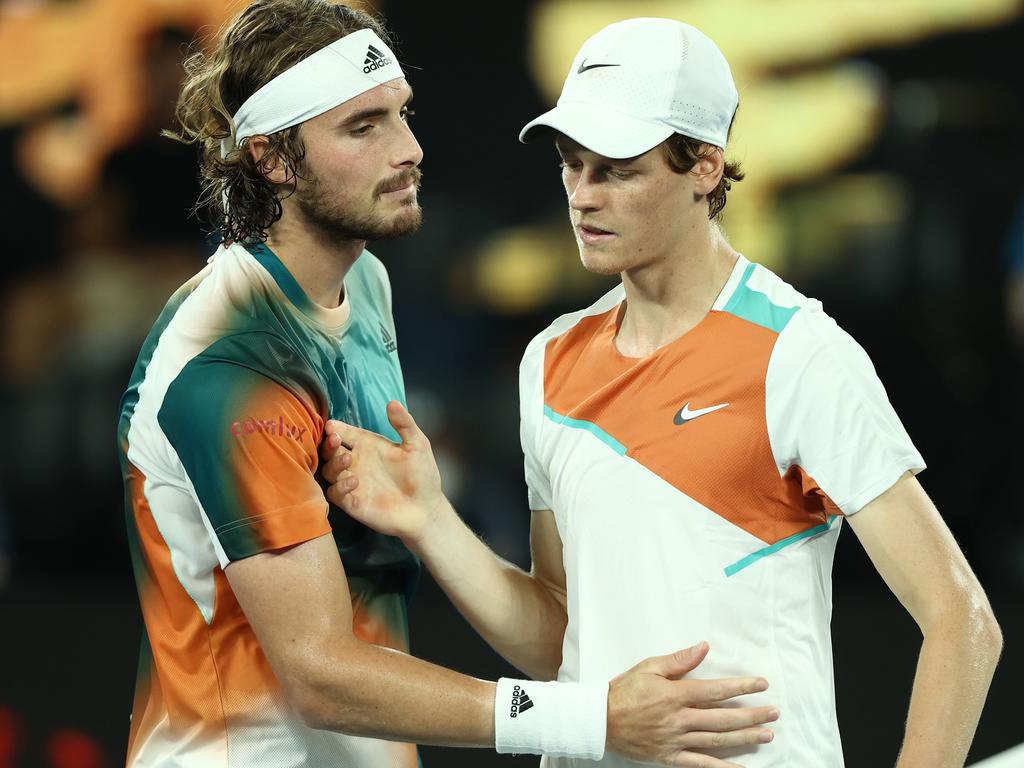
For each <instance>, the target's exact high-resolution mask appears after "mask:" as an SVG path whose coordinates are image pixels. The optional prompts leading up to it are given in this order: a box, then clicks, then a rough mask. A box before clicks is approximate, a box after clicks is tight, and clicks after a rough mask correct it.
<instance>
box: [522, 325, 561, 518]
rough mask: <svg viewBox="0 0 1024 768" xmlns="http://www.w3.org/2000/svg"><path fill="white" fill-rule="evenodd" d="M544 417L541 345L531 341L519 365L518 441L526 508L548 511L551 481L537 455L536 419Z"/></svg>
mask: <svg viewBox="0 0 1024 768" xmlns="http://www.w3.org/2000/svg"><path fill="white" fill-rule="evenodd" d="M543 418H544V346H543V344H542V343H541V340H540V339H535V340H534V341H533V342H532V343H531V344H530V346H529V347H527V349H526V354H524V355H523V361H522V363H521V364H520V366H519V439H520V442H521V443H522V446H523V468H524V472H525V475H526V489H527V495H528V499H529V504H530V509H532V510H539V509H552V508H553V507H552V503H551V481H550V480H549V478H548V474H547V471H546V469H545V465H544V462H543V461H542V458H541V452H540V428H541V423H540V420H541V419H543Z"/></svg>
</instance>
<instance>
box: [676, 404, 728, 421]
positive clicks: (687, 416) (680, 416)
mask: <svg viewBox="0 0 1024 768" xmlns="http://www.w3.org/2000/svg"><path fill="white" fill-rule="evenodd" d="M727 405H729V404H728V403H720V404H719V405H711V406H708V407H707V408H698V409H697V410H695V411H691V410H690V404H689V403H687V404H686V405H684V406H683V407H682V408H680V409H679V413H677V414H676V415H675V418H674V419H672V423H673V424H676V425H679V424H685V423H686V422H688V421H693V420H694V419H696V418H697V417H698V416H704V415H705V414H708V413H714V412H715V411H719V410H721V409H722V408H725V407H726V406H727Z"/></svg>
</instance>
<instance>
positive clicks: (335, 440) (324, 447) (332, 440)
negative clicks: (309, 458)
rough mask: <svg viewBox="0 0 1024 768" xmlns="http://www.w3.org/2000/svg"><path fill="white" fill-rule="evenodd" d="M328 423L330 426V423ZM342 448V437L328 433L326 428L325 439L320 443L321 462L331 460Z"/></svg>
mask: <svg viewBox="0 0 1024 768" xmlns="http://www.w3.org/2000/svg"><path fill="white" fill-rule="evenodd" d="M327 423H328V424H330V422H327ZM340 447H341V437H340V436H339V435H336V434H333V433H328V432H327V431H326V426H325V428H324V439H323V440H321V441H320V461H321V462H325V461H327V460H328V459H330V458H331V457H332V456H333V455H334V454H335V453H336V452H337V450H338V449H339V448H340Z"/></svg>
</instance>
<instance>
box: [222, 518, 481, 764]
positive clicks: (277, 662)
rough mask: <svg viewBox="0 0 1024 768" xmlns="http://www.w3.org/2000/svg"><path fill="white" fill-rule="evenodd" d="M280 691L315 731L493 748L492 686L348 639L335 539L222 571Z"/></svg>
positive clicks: (348, 613)
mask: <svg viewBox="0 0 1024 768" xmlns="http://www.w3.org/2000/svg"><path fill="white" fill-rule="evenodd" d="M224 573H225V575H226V576H227V579H228V582H229V583H230V584H231V589H232V591H233V592H234V594H235V596H236V597H237V598H238V603H239V605H240V606H241V607H242V610H243V611H244V612H245V615H246V618H247V619H248V621H249V624H250V625H251V626H252V628H253V631H254V632H255V633H256V637H257V639H258V640H259V643H260V647H261V648H262V649H263V652H264V653H265V654H266V656H267V659H268V661H269V662H270V665H271V667H273V669H274V673H275V675H277V677H278V679H279V680H280V681H281V685H282V687H283V688H284V692H285V695H286V696H287V697H288V700H289V702H290V703H291V704H292V706H293V707H294V708H295V710H296V711H297V713H298V714H299V715H300V716H301V717H302V719H303V721H304V722H305V723H306V724H307V725H309V726H310V727H313V728H322V729H328V730H335V731H342V732H345V733H351V734H357V735H361V736H373V737H378V738H384V739H393V740H397V741H414V742H418V743H422V744H447V745H459V746H479V747H482V746H493V744H494V684H493V683H490V682H485V681H483V680H476V679H474V678H471V677H468V676H466V675H461V674H458V673H456V672H453V671H451V670H448V669H445V668H443V667H438V666H435V665H433V664H430V663H428V662H425V661H422V660H420V659H417V658H414V657H412V656H408V655H406V654H404V653H400V652H398V651H393V650H391V649H388V648H382V647H380V646H376V645H372V644H370V643H365V642H363V641H361V640H359V639H358V638H356V637H355V636H354V635H353V634H352V604H351V598H350V595H349V592H348V587H347V582H346V580H345V572H344V569H343V567H342V565H341V559H340V557H339V556H338V549H337V545H336V544H335V543H334V539H333V538H332V537H331V536H321V537H319V538H317V539H313V540H312V541H308V542H306V543H304V544H299V545H298V546H295V547H292V548H290V549H288V550H285V551H283V552H277V553H272V552H267V553H263V554H259V555H255V556H253V557H249V558H246V559H244V560H239V561H237V562H234V563H231V564H230V565H229V566H228V567H227V568H226V569H225V571H224Z"/></svg>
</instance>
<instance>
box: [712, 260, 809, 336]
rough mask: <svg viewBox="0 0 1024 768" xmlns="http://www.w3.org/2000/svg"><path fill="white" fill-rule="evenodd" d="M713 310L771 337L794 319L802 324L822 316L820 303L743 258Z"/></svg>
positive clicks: (783, 329) (762, 267)
mask: <svg viewBox="0 0 1024 768" xmlns="http://www.w3.org/2000/svg"><path fill="white" fill-rule="evenodd" d="M713 308H714V309H716V310H718V311H721V312H725V313H727V314H731V315H734V316H735V317H738V318H740V319H742V320H745V321H747V322H750V323H753V324H755V325H759V326H761V327H763V328H767V329H769V330H771V331H774V332H775V333H782V332H783V331H785V330H786V329H787V328H788V327H789V326H790V324H791V323H792V321H793V320H794V319H795V318H797V317H800V318H801V321H803V320H806V319H807V318H812V317H814V316H816V315H823V314H824V312H823V309H822V305H821V302H820V301H818V300H817V299H813V298H810V297H808V296H806V295H804V294H803V293H801V292H800V291H798V290H797V289H796V288H794V287H793V286H792V285H791V284H789V283H788V282H786V281H785V280H784V279H782V278H781V277H779V276H778V275H777V274H775V272H773V271H772V270H770V269H769V268H767V267H765V266H763V265H761V264H757V263H755V262H752V261H748V260H747V259H746V258H744V257H743V256H740V257H739V262H738V263H737V264H736V267H735V268H734V271H733V274H732V276H731V277H730V278H729V281H728V282H727V283H726V285H725V287H724V288H723V290H722V293H721V295H720V296H719V298H718V300H717V301H716V302H715V305H714V307H713ZM812 322H813V320H812Z"/></svg>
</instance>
